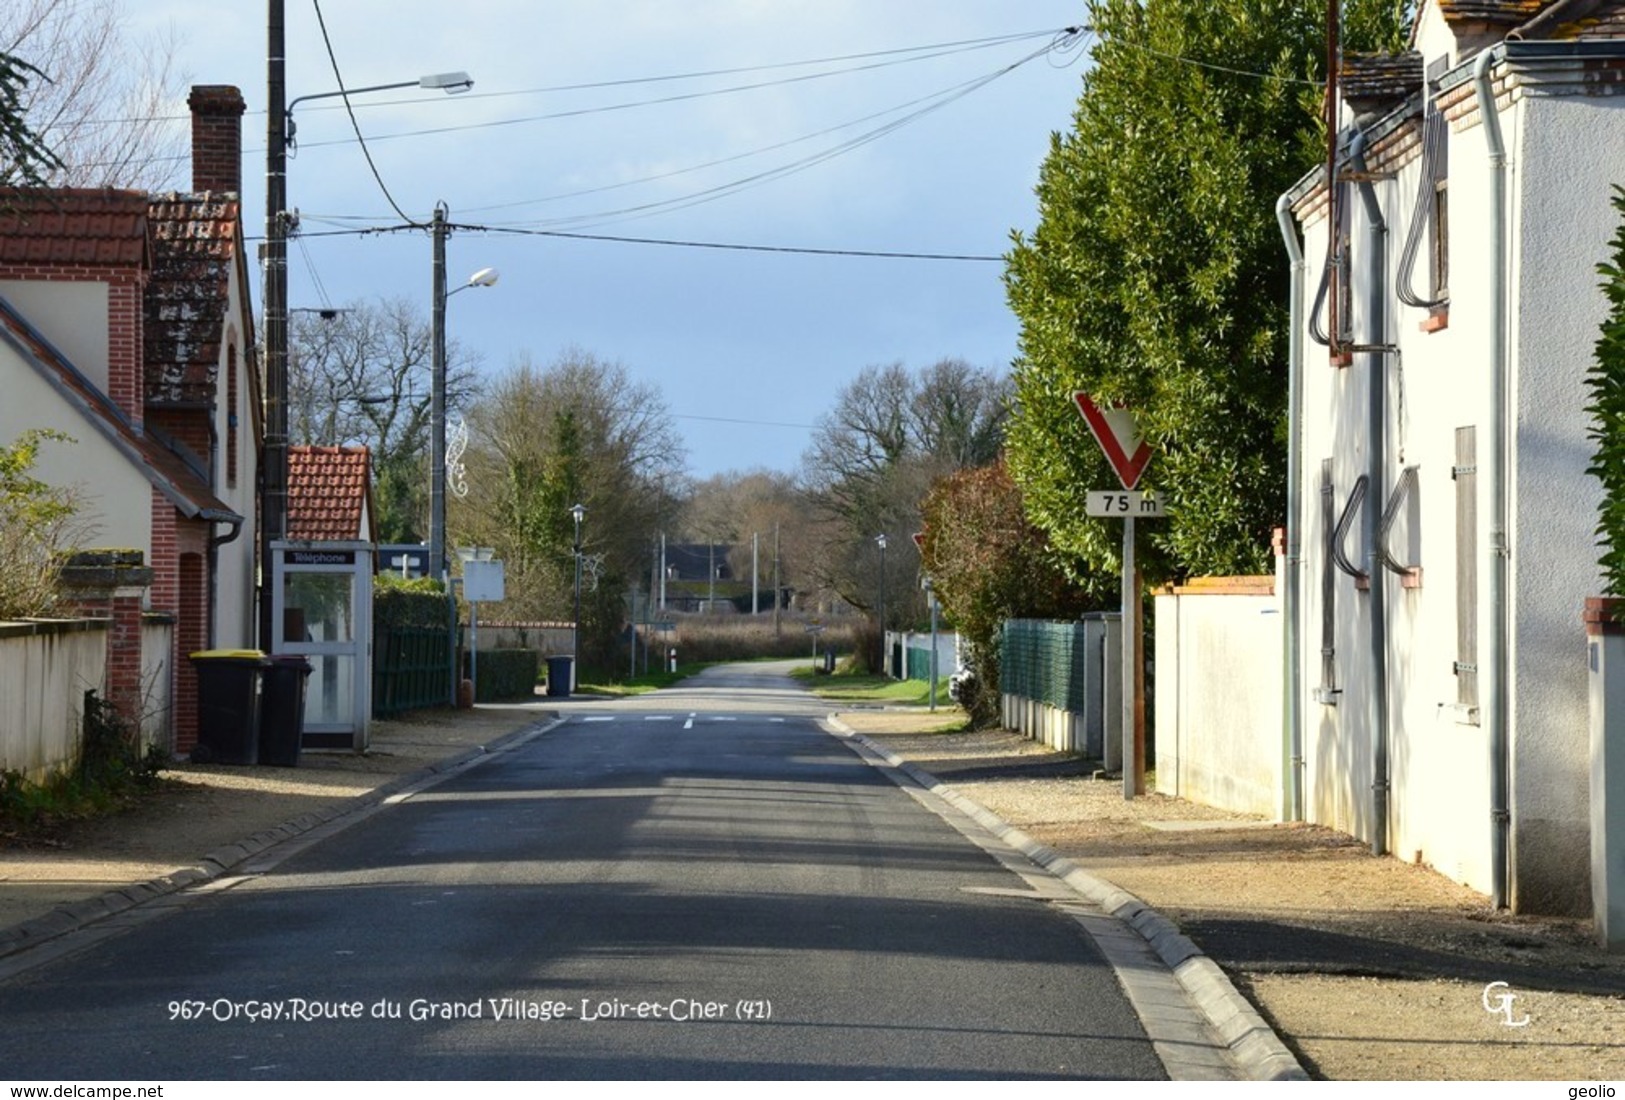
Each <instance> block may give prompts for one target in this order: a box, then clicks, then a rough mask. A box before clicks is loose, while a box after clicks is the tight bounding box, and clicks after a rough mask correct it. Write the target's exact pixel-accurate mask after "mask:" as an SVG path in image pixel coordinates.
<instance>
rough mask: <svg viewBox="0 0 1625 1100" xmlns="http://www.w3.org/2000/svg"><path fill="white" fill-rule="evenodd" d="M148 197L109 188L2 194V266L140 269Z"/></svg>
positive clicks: (11, 189)
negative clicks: (32, 265)
mask: <svg viewBox="0 0 1625 1100" xmlns="http://www.w3.org/2000/svg"><path fill="white" fill-rule="evenodd" d="M146 221H147V196H146V195H145V194H143V193H142V192H140V191H117V190H114V189H112V188H96V189H91V188H64V189H58V190H50V191H45V190H20V189H17V188H6V189H3V190H0V263H8V264H39V263H46V264H84V265H88V266H93V267H139V266H141V263H142V261H143V260H144V259H145V258H146V246H147V226H146Z"/></svg>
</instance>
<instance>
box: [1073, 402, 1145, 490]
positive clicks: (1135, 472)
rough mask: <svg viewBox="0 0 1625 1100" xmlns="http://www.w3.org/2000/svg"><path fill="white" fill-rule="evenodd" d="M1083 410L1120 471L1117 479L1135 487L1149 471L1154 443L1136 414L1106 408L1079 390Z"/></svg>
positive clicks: (1127, 487)
mask: <svg viewBox="0 0 1625 1100" xmlns="http://www.w3.org/2000/svg"><path fill="white" fill-rule="evenodd" d="M1072 400H1073V401H1076V402H1077V404H1078V411H1079V412H1080V413H1082V414H1083V421H1084V423H1085V424H1088V425H1089V430H1090V431H1091V432H1093V433H1094V436H1095V442H1096V443H1099V444H1100V449H1101V451H1102V452H1104V454H1105V455H1106V461H1107V462H1110V463H1111V464H1112V469H1114V470H1116V471H1117V480H1119V481H1121V482H1122V483H1123V488H1125V489H1132V488H1134V486H1136V485H1138V484H1139V482H1140V475H1141V474H1143V473H1145V464H1146V463H1147V462H1149V461H1151V444H1149V443H1147V442H1145V440H1143V439H1141V438H1140V431H1139V429H1138V428H1137V427H1135V424H1134V414H1133V413H1131V412H1129V411H1128V410H1127V409H1103V408H1101V407H1100V406H1098V405H1096V404H1095V403H1094V402H1093V401H1091V400H1090V399H1089V395H1088V394H1086V393H1084V392H1083V391H1082V390H1078V391H1077V392H1076V393H1074V394H1073V395H1072Z"/></svg>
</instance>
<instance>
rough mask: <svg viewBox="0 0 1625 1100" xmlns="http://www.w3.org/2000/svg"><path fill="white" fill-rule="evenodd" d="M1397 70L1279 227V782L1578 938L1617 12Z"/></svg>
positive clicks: (1355, 99)
mask: <svg viewBox="0 0 1625 1100" xmlns="http://www.w3.org/2000/svg"><path fill="white" fill-rule="evenodd" d="M1412 46H1413V49H1412V51H1411V52H1410V53H1409V54H1407V55H1404V56H1402V57H1397V58H1383V59H1361V60H1355V61H1352V62H1350V63H1349V68H1348V69H1347V71H1346V72H1345V73H1344V84H1343V98H1344V103H1345V110H1344V116H1343V125H1344V127H1345V130H1344V133H1343V142H1342V150H1343V151H1342V154H1341V156H1340V170H1339V175H1338V178H1337V179H1335V180H1328V179H1327V178H1326V176H1325V173H1324V171H1321V170H1317V171H1316V172H1314V173H1312V174H1311V175H1309V176H1308V177H1306V178H1305V179H1304V180H1303V181H1302V182H1301V183H1300V184H1299V185H1298V186H1297V187H1296V188H1295V189H1294V190H1293V191H1292V192H1290V193H1289V194H1288V195H1287V196H1285V197H1284V199H1285V201H1286V203H1287V204H1288V205H1289V206H1290V209H1291V212H1292V214H1293V215H1294V216H1295V218H1296V221H1297V223H1298V226H1299V228H1300V230H1301V235H1302V240H1303V250H1304V253H1305V258H1306V260H1307V263H1306V271H1307V273H1308V280H1307V284H1306V286H1307V293H1306V295H1305V300H1304V303H1303V306H1304V308H1303V310H1302V318H1303V320H1302V323H1301V327H1300V333H1299V334H1300V335H1301V336H1302V338H1303V347H1304V348H1305V349H1307V350H1306V353H1305V362H1304V372H1303V384H1302V417H1301V427H1302V441H1303V443H1302V451H1301V461H1302V470H1303V476H1302V485H1303V489H1302V493H1301V494H1300V499H1299V501H1298V508H1297V511H1296V512H1295V514H1293V515H1292V517H1291V522H1292V523H1293V524H1295V525H1297V528H1298V530H1300V531H1302V532H1303V535H1302V566H1301V578H1302V590H1303V603H1302V612H1301V616H1300V617H1299V619H1298V623H1297V626H1298V644H1297V659H1298V661H1299V664H1300V666H1301V668H1302V669H1303V677H1302V690H1301V692H1299V693H1298V694H1297V698H1296V702H1297V704H1298V706H1299V708H1300V710H1301V715H1302V718H1301V725H1300V728H1299V731H1298V735H1299V738H1300V740H1299V741H1298V743H1297V745H1296V749H1295V754H1296V755H1297V756H1298V758H1299V759H1298V762H1297V763H1298V767H1297V768H1296V771H1297V774H1298V779H1299V782H1300V783H1301V785H1302V791H1303V796H1304V804H1305V810H1306V816H1307V818H1308V820H1310V821H1314V822H1319V823H1323V824H1327V825H1331V826H1334V827H1336V828H1338V829H1342V830H1344V831H1347V832H1351V833H1354V834H1355V835H1358V836H1361V837H1364V838H1367V839H1370V840H1373V841H1374V842H1375V843H1377V844H1379V845H1381V847H1382V850H1388V851H1392V852H1395V853H1397V854H1400V855H1402V856H1404V857H1405V858H1412V859H1417V860H1419V861H1423V862H1426V863H1428V864H1430V865H1432V866H1433V867H1435V868H1437V869H1438V870H1440V871H1442V872H1443V873H1445V874H1447V875H1449V876H1450V877H1451V878H1454V879H1456V880H1458V881H1460V882H1463V883H1465V884H1467V885H1469V886H1472V887H1474V888H1476V889H1478V890H1481V891H1484V892H1485V893H1488V894H1491V895H1501V896H1502V897H1503V898H1504V899H1505V901H1506V902H1507V903H1508V904H1510V905H1511V906H1513V907H1514V908H1516V909H1519V910H1529V911H1548V912H1567V913H1582V912H1585V911H1586V910H1587V907H1588V905H1589V901H1588V897H1589V891H1588V886H1587V883H1588V879H1589V869H1588V859H1589V847H1588V838H1589V831H1588V830H1589V822H1588V816H1587V804H1588V797H1589V796H1588V776H1589V760H1588V742H1587V721H1588V718H1587V680H1586V670H1585V664H1584V655H1585V652H1586V649H1585V639H1584V633H1583V628H1582V626H1581V609H1582V605H1583V601H1584V599H1585V597H1587V596H1591V595H1596V594H1597V593H1598V584H1599V576H1598V568H1597V551H1596V547H1595V537H1594V535H1593V527H1594V525H1595V522H1596V520H1595V517H1596V512H1597V505H1598V502H1599V496H1600V491H1599V487H1598V485H1597V482H1596V481H1595V480H1594V479H1592V478H1590V477H1589V476H1587V474H1586V467H1587V464H1588V456H1589V454H1590V452H1591V446H1590V445H1589V443H1588V441H1587V438H1586V433H1587V427H1588V417H1587V415H1586V412H1585V408H1586V404H1587V396H1586V391H1585V388H1584V376H1585V373H1586V370H1587V368H1588V366H1589V363H1590V361H1591V351H1592V346H1593V344H1594V342H1595V340H1596V337H1597V333H1598V326H1599V323H1600V322H1601V320H1602V318H1603V315H1604V309H1605V301H1604V298H1603V295H1602V293H1601V291H1600V290H1599V287H1598V275H1597V270H1596V268H1597V264H1598V263H1599V262H1600V261H1602V260H1604V259H1605V258H1606V255H1607V243H1608V240H1609V237H1610V236H1611V234H1612V233H1613V231H1614V229H1615V223H1616V220H1617V219H1616V215H1615V212H1614V210H1613V208H1612V206H1611V205H1610V193H1611V188H1612V186H1613V185H1615V184H1617V183H1621V182H1625V3H1622V2H1620V0H1583V2H1575V0H1556V2H1550V0H1548V2H1544V3H1543V2H1539V0H1534V2H1530V0H1473V2H1471V3H1468V2H1466V0H1429V2H1426V3H1424V4H1422V5H1421V10H1420V11H1419V13H1418V15H1417V18H1416V25H1415V28H1414V31H1413V37H1412ZM1328 242H1332V243H1334V244H1335V246H1336V248H1335V253H1334V255H1333V258H1332V261H1331V262H1330V263H1328ZM1497 242H1500V247H1499V248H1497ZM1317 284H1318V290H1317ZM1328 342H1331V343H1332V344H1335V348H1336V350H1335V353H1333V352H1332V351H1331V350H1330V349H1329V348H1328ZM1498 379H1499V381H1498ZM1501 470H1504V481H1502V480H1500V478H1498V476H1497V475H1498V472H1499V471H1501ZM1502 515H1504V517H1505V520H1504V526H1503V524H1502V522H1501V521H1500V516H1502ZM1503 529H1504V534H1503ZM1503 540H1504V547H1505V549H1504V550H1503V548H1502V545H1501V544H1502V542H1503ZM1497 570H1500V571H1502V572H1501V573H1497ZM1502 576H1504V584H1498V583H1497V581H1498V578H1499V577H1502ZM1498 589H1499V590H1500V591H1501V592H1503V593H1504V598H1502V599H1500V600H1493V599H1492V594H1494V593H1496V592H1497V590H1498ZM1497 638H1504V639H1505V642H1504V648H1503V647H1500V646H1497V645H1496V644H1495V639H1497Z"/></svg>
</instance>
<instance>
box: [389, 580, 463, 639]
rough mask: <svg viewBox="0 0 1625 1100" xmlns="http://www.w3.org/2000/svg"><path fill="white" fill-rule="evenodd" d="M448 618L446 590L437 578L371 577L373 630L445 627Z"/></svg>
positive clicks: (442, 628)
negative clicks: (434, 579)
mask: <svg viewBox="0 0 1625 1100" xmlns="http://www.w3.org/2000/svg"><path fill="white" fill-rule="evenodd" d="M450 620H451V610H450V608H449V607H447V605H446V593H445V591H444V590H443V589H442V588H441V587H440V582H439V581H432V580H427V579H418V580H401V579H400V578H399V577H390V576H388V575H387V574H384V575H380V576H378V577H374V578H373V583H372V624H373V629H374V631H385V630H389V629H391V628H393V627H398V626H401V627H418V628H428V627H438V628H440V629H441V630H445V629H446V628H447V626H448V624H449V623H450Z"/></svg>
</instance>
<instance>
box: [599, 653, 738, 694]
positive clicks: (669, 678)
mask: <svg viewBox="0 0 1625 1100" xmlns="http://www.w3.org/2000/svg"><path fill="white" fill-rule="evenodd" d="M715 663H716V662H715V661H693V662H690V663H688V664H680V665H678V666H677V671H676V672H650V673H648V674H646V675H643V676H636V677H633V678H632V679H630V680H621V681H619V682H613V681H609V680H605V681H602V682H599V681H593V680H589V681H587V682H586V683H578V684H576V694H577V695H606V696H613V697H615V698H622V697H625V696H631V695H647V694H648V693H649V692H651V691H659V690H660V689H661V688H664V687H671V686H672V685H673V684H675V683H677V682H678V681H679V680H686V679H688V678H689V677H690V676H693V675H694V674H695V673H697V672H699V671H700V670H701V669H706V668H710V667H711V666H712V665H713V664H715Z"/></svg>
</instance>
